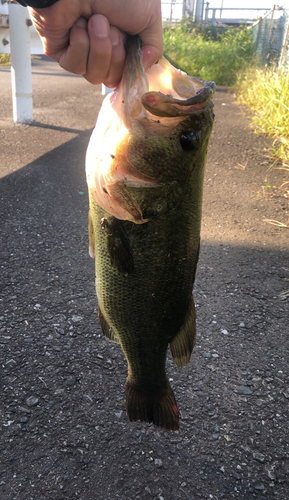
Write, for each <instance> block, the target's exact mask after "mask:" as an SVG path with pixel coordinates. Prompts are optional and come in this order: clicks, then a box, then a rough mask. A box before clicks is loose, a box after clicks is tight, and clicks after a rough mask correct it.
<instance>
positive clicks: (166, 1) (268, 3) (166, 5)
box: [162, 0, 289, 19]
mask: <svg viewBox="0 0 289 500" xmlns="http://www.w3.org/2000/svg"><path fill="white" fill-rule="evenodd" d="M191 1H192V0H191ZM208 1H209V4H210V5H209V8H220V7H221V6H222V0H208ZM175 2H176V4H175V5H174V7H173V9H172V17H173V18H175V19H178V18H181V17H182V0H175ZM206 2H207V0H205V8H206ZM170 3H171V0H162V13H163V18H169V17H170V12H171V5H170ZM188 3H191V2H190V0H188ZM284 3H285V0H223V8H224V9H225V8H226V9H229V8H242V9H246V8H250V9H252V8H262V9H266V10H270V9H272V8H273V6H274V4H275V5H280V6H282V5H283V4H284ZM287 8H289V0H288V1H287ZM266 10H265V11H263V12H262V11H260V12H258V11H255V12H252V11H251V12H250V11H247V12H246V11H243V13H242V12H241V11H240V12H238V11H235V12H234V11H228V12H227V16H228V17H230V18H236V17H237V18H239V17H242V15H243V16H244V18H250V14H251V16H252V17H253V18H256V17H257V16H258V15H259V16H262V15H263V14H265V12H266ZM219 15H220V11H217V12H216V17H219ZM211 16H212V11H211V12H210V14H209V17H211ZM222 17H223V18H225V17H226V11H225V12H223V15H222Z"/></svg>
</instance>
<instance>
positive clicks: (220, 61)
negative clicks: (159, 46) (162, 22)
mask: <svg viewBox="0 0 289 500" xmlns="http://www.w3.org/2000/svg"><path fill="white" fill-rule="evenodd" d="M251 37H252V33H251V31H249V30H247V29H246V28H244V27H240V28H227V29H223V28H214V27H206V26H205V27H204V26H196V25H194V23H192V22H191V21H190V20H189V21H186V22H183V23H180V24H178V25H177V26H174V27H171V28H165V29H164V53H165V56H166V57H167V58H168V59H169V60H170V61H171V62H172V63H173V64H174V65H176V66H177V67H179V68H180V69H182V70H183V71H185V72H186V73H188V74H189V75H193V76H197V77H199V78H202V79H203V80H213V81H215V82H216V83H217V84H218V85H229V86H231V85H234V84H235V83H236V81H237V78H238V74H239V73H240V71H245V70H246V69H247V67H248V66H249V65H252V61H253V60H254V57H253V45H252V38H251Z"/></svg>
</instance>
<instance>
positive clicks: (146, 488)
mask: <svg viewBox="0 0 289 500" xmlns="http://www.w3.org/2000/svg"><path fill="white" fill-rule="evenodd" d="M145 491H146V493H150V494H151V489H150V487H149V486H146V487H145Z"/></svg>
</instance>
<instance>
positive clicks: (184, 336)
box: [170, 297, 196, 366]
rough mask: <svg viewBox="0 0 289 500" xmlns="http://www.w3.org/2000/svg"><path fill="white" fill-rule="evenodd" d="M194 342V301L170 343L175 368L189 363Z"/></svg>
mask: <svg viewBox="0 0 289 500" xmlns="http://www.w3.org/2000/svg"><path fill="white" fill-rule="evenodd" d="M195 342H196V309H195V304H194V299H193V297H192V302H191V304H190V307H189V309H188V312H187V315H186V317H185V321H184V323H183V325H182V326H181V328H180V330H179V331H178V333H177V335H176V336H175V337H174V339H173V340H172V342H171V343H170V349H171V354H172V358H173V360H174V362H175V364H176V365H177V366H184V365H186V364H187V363H188V362H189V361H190V357H191V353H192V350H193V347H194V345H195Z"/></svg>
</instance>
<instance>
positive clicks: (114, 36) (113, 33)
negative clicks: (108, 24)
mask: <svg viewBox="0 0 289 500" xmlns="http://www.w3.org/2000/svg"><path fill="white" fill-rule="evenodd" d="M110 39H111V45H112V46H113V47H115V46H116V45H118V44H119V32H118V30H117V29H116V28H114V27H112V28H110Z"/></svg>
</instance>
